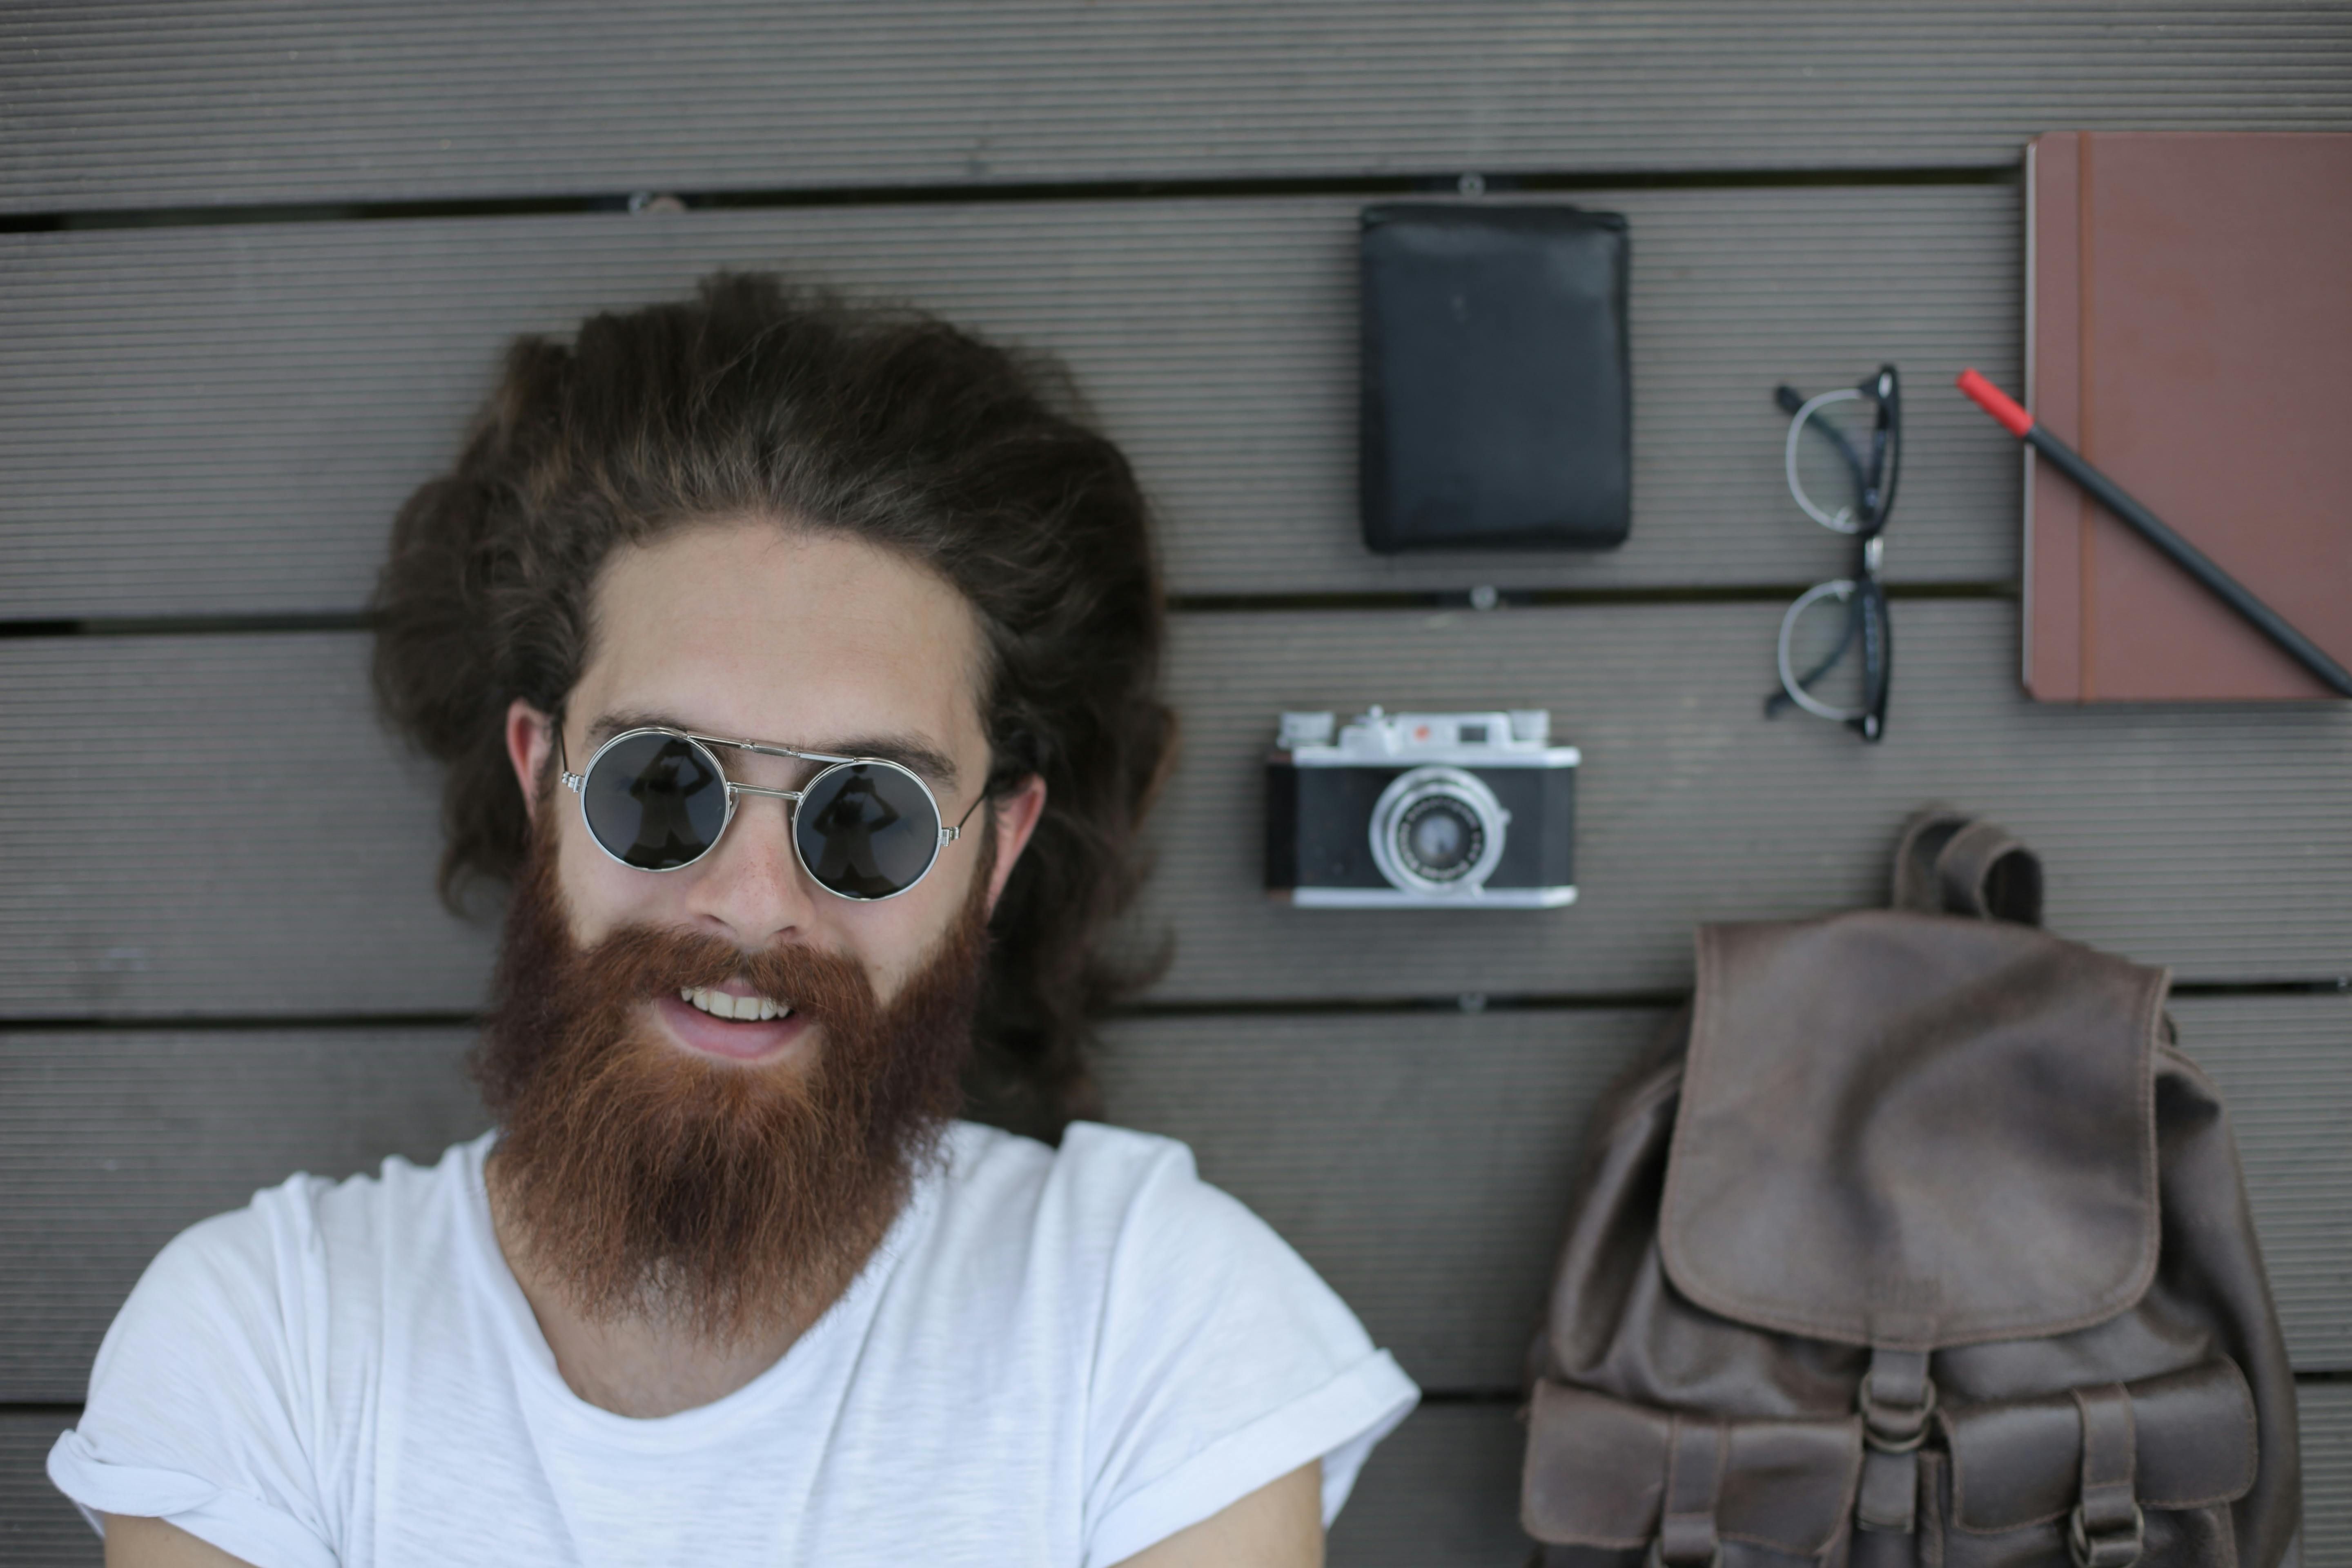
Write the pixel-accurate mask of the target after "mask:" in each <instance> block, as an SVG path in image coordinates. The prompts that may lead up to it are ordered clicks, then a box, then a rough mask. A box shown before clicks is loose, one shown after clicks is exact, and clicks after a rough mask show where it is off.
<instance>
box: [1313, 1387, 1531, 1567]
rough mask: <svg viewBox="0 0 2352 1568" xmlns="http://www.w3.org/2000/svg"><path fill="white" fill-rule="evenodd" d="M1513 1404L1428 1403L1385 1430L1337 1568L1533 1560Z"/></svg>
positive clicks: (1361, 1484)
mask: <svg viewBox="0 0 2352 1568" xmlns="http://www.w3.org/2000/svg"><path fill="white" fill-rule="evenodd" d="M1526 1443H1527V1428H1525V1427H1524V1426H1520V1425H1519V1420H1518V1415H1517V1411H1516V1410H1515V1409H1514V1407H1513V1406H1511V1405H1495V1404H1478V1405H1423V1406H1422V1407H1421V1408H1420V1409H1418V1410H1415V1411H1414V1412H1413V1413H1412V1415H1408V1416H1406V1417H1405V1421H1404V1425H1403V1426H1400V1427H1398V1428H1397V1429H1396V1430H1395V1431H1394V1432H1391V1433H1390V1434H1389V1436H1387V1437H1386V1438H1384V1439H1382V1441H1381V1445H1380V1447H1377V1448H1374V1449H1373V1450H1372V1454H1371V1458H1369V1459H1367V1460H1365V1461H1364V1468H1363V1470H1362V1472H1361V1473H1360V1474H1359V1475H1358V1476H1357V1478H1356V1489H1355V1490H1354V1491H1352V1492H1350V1493H1349V1497H1348V1505H1347V1507H1345V1508H1343V1509H1341V1510H1339V1520H1338V1521H1337V1522H1336V1523H1334V1524H1333V1525H1332V1527H1331V1535H1330V1539H1329V1542H1328V1549H1327V1552H1326V1561H1327V1562H1328V1563H1330V1565H1331V1568H1523V1564H1525V1563H1526V1562H1527V1561H1528V1538H1527V1537H1526V1535H1524V1534H1522V1533H1521V1532H1520V1530H1519V1464H1520V1457H1521V1453H1522V1450H1523V1449H1524V1447H1525V1446H1526Z"/></svg>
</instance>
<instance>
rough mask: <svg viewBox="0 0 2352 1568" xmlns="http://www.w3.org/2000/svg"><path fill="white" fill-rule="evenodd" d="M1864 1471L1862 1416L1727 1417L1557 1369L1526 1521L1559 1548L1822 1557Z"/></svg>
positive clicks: (1533, 1411) (1532, 1419) (1696, 1557)
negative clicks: (1620, 1395) (1618, 1392)
mask: <svg viewBox="0 0 2352 1568" xmlns="http://www.w3.org/2000/svg"><path fill="white" fill-rule="evenodd" d="M1861 1472H1862V1421H1861V1418H1860V1417H1859V1416H1846V1417H1843V1418H1838V1417H1830V1418H1826V1419H1824V1418H1820V1417H1812V1418H1807V1417H1797V1416H1791V1417H1784V1418H1780V1419H1777V1420H1776V1419H1769V1418H1768V1419H1763V1420H1748V1421H1741V1420H1718V1419H1715V1418H1712V1417H1708V1416H1705V1415H1692V1414H1690V1413H1687V1412H1682V1413H1677V1412H1674V1411H1667V1410H1657V1409H1653V1408H1651V1407H1649V1406H1647V1405H1629V1404H1627V1403H1625V1402H1624V1401H1622V1400H1619V1399H1612V1398H1610V1397H1609V1396H1608V1395H1606V1394H1594V1393H1592V1392H1591V1391H1590V1390H1588V1389H1581V1388H1570V1387H1569V1386H1568V1385H1566V1384H1559V1383H1553V1382H1551V1381H1549V1379H1547V1380H1544V1381H1542V1382H1539V1383H1538V1384H1536V1391H1535V1400H1534V1403H1533V1405H1531V1406H1530V1408H1529V1410H1528V1457H1527V1471H1526V1475H1525V1477H1524V1479H1523V1483H1522V1485H1521V1488H1520V1491H1519V1497H1520V1524H1521V1526H1522V1527H1523V1528H1524V1529H1525V1530H1526V1531H1527V1532H1528V1534H1529V1535H1531V1536H1533V1537H1534V1538H1535V1539H1536V1540H1538V1541H1540V1542H1546V1543H1547V1544H1549V1545H1554V1546H1600V1547H1614V1548H1616V1549H1618V1550H1621V1551H1622V1550H1629V1549H1632V1548H1635V1547H1641V1546H1646V1545H1648V1544H1649V1543H1651V1542H1659V1545H1660V1552H1661V1558H1662V1560H1663V1561H1664V1562H1665V1563H1683V1562H1698V1563H1704V1562H1706V1561H1708V1560H1709V1558H1710V1557H1711V1556H1712V1555H1713V1553H1714V1549H1715V1543H1716V1542H1718V1541H1723V1540H1728V1541H1744V1542H1751V1543H1753V1544H1755V1545H1759V1546H1764V1547H1769V1548H1770V1549H1771V1550H1773V1551H1775V1552H1787V1553H1788V1554H1789V1555H1790V1556H1792V1557H1801V1558H1810V1557H1818V1556H1820V1555H1821V1554H1822V1553H1823V1552H1827V1551H1828V1550H1829V1549H1830V1546H1831V1544H1832V1542H1835V1541H1836V1540H1837V1538H1838V1536H1839V1534H1840V1533H1841V1532H1842V1531H1843V1530H1844V1528H1845V1523H1846V1516H1847V1514H1848V1513H1849V1512H1850V1511H1851V1510H1852V1509H1853V1493H1854V1486H1855V1483H1856V1479H1857V1478H1858V1477H1859V1476H1860V1474H1861Z"/></svg>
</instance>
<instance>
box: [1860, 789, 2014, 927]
mask: <svg viewBox="0 0 2352 1568" xmlns="http://www.w3.org/2000/svg"><path fill="white" fill-rule="evenodd" d="M1888 902H1889V903H1891V904H1892V905H1893V906H1894V907H1895V909H1898V910H1910V911H1911V912H1912V913H1914V914H1923V915H1969V916H1974V917H1975V918H1977V919H1979V920H1989V921H2013V922H2015V923H2016V924H2019V925H2029V926H2038V925H2040V924H2041V923H2042V861H2041V858H2040V857H2038V856H2036V855H2035V854H2034V853H2033V851H2032V850H2031V849H2028V848H2027V847H2025V845H2024V844H2023V842H2022V841H2021V840H2020V839H2018V838H2017V837H2015V836H2014V835H2013V834H2011V832H2010V831H2009V829H2007V828H2005V827H2003V826H2000V824H1999V823H1997V822H1987V821H1985V820H1984V819H1983V818H1981V817H1973V816H1969V814H1968V813H1966V812H1964V811H1960V810H1958V809H1956V808H1954V807H1952V806H1948V805H1931V806H1929V807H1927V809H1926V810H1924V811H1921V812H1919V813H1918V814H1916V816H1913V817H1912V818H1911V820H1910V821H1908V822H1906V823H1905V824H1904V825H1903V833H1902V837H1900V838H1898V839H1897V840H1896V841H1895V886H1894V892H1893V896H1892V898H1891V899H1889V900H1888Z"/></svg>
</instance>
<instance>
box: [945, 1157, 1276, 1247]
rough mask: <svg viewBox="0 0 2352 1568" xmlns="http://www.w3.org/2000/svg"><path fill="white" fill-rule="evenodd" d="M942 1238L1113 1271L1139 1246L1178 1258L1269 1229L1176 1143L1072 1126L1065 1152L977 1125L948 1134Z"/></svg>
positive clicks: (952, 1244) (947, 1241) (947, 1243)
mask: <svg viewBox="0 0 2352 1568" xmlns="http://www.w3.org/2000/svg"><path fill="white" fill-rule="evenodd" d="M944 1152H945V1154H946V1160H945V1162H944V1164H945V1172H944V1179H943V1181H942V1183H941V1187H942V1194H941V1199H940V1206H941V1208H942V1211H943V1213H942V1215H941V1224H940V1236H939V1238H938V1239H939V1241H940V1243H941V1244H943V1245H945V1246H947V1247H950V1248H953V1247H957V1246H958V1245H959V1244H960V1243H970V1244H977V1245H981V1246H1007V1245H1010V1244H1012V1243H1013V1242H1014V1241H1015V1240H1016V1239H1018V1240H1019V1241H1020V1242H1021V1243H1022V1244H1023V1245H1024V1247H1026V1248H1029V1249H1032V1250H1034V1251H1037V1252H1042V1253H1044V1254H1048V1255H1056V1256H1059V1257H1060V1258H1063V1259H1065V1260H1066V1261H1076V1259H1078V1258H1094V1259H1096V1260H1097V1264H1098V1265H1100V1266H1103V1267H1115V1266H1116V1265H1115V1263H1114V1258H1115V1257H1116V1256H1124V1255H1129V1254H1132V1253H1133V1252H1135V1251H1136V1249H1138V1248H1144V1249H1147V1250H1150V1251H1152V1252H1158V1253H1170V1252H1182V1251H1186V1250H1190V1249H1192V1247H1213V1246H1215V1245H1217V1244H1218V1243H1219V1242H1220V1241H1222V1240H1226V1239H1232V1238H1236V1237H1242V1236H1244V1235H1245V1234H1246V1235H1250V1236H1255V1234H1256V1233H1259V1232H1264V1231H1265V1225H1264V1222H1262V1221H1261V1220H1259V1219H1258V1217H1257V1216H1256V1215H1254V1214H1252V1213H1250V1211H1249V1210H1248V1209H1247V1208H1245V1207H1244V1206H1243V1205H1241V1204H1240V1203H1238V1202H1237V1201H1235V1200H1234V1198H1232V1197H1230V1196H1228V1195H1227V1194H1225V1193H1223V1192H1222V1191H1220V1190H1219V1189H1218V1188H1216V1187H1214V1186H1212V1185H1211V1184H1209V1183H1207V1182H1205V1181H1203V1180H1202V1179H1201V1175H1200V1173H1199V1171H1198V1170H1197V1168H1196V1167H1195V1165H1194V1163H1193V1159H1192V1150H1191V1149H1190V1148H1188V1147H1187V1146H1186V1145H1185V1144H1183V1143H1182V1142H1179V1141H1178V1140H1176V1139H1173V1138H1166V1137H1161V1136H1159V1135H1157V1134H1155V1133H1150V1132H1139V1131H1133V1130H1132V1129H1129V1128H1125V1127H1111V1126H1106V1125H1104V1124H1102V1123H1099V1122H1092V1121H1074V1122H1072V1123H1071V1124H1070V1125H1069V1128H1068V1130H1067V1131H1065V1132H1064V1133H1063V1135H1062V1141H1061V1142H1060V1144H1059V1145H1058V1146H1049V1145H1047V1144H1045V1143H1041V1142H1037V1141H1036V1140H1035V1139H1033V1138H1024V1137H1022V1136H1020V1135H1018V1134H1015V1133H1011V1132H1005V1131H999V1130H998V1129H996V1128H992V1127H983V1126H980V1125H978V1124H975V1123H972V1122H958V1123H956V1124H955V1127H954V1129H953V1130H952V1131H951V1132H950V1135H949V1138H948V1141H947V1145H946V1148H945V1151H944ZM1266 1234H1268V1235H1270V1234H1271V1233H1270V1232H1269V1233H1266Z"/></svg>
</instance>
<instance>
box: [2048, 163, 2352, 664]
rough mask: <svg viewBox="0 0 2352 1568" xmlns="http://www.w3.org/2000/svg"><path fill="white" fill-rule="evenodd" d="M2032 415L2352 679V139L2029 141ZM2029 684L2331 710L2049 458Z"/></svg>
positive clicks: (2283, 658)
mask: <svg viewBox="0 0 2352 1568" xmlns="http://www.w3.org/2000/svg"><path fill="white" fill-rule="evenodd" d="M2025 171H2026V197H2025V201H2026V229H2025V233H2026V245H2025V258H2026V260H2025V276H2026V286H2025V300H2026V304H2025V315H2026V345H2025V359H2026V382H2025V389H2026V406H2027V407H2028V408H2030V409H2032V411H2033V414H2034V416H2035V417H2036V418H2037V419H2039V420H2040V421H2041V422H2042V424H2044V425H2046V426H2049V428H2050V430H2051V433H2052V434H2053V435H2055V436H2057V437H2059V438H2060V439H2062V440H2063V441H2065V442H2067V443H2068V444H2069V445H2071V446H2072V447H2074V449H2075V450H2077V451H2079V452H2081V453H2082V454H2083V455H2084V457H2086V458H2089V459H2090V460H2091V461H2092V462H2093V463H2094V464H2095V465H2096V466H2097V467H2098V468H2101V469H2104V470H2105V472H2106V474H2107V475H2108V477H2109V478H2111V479H2114V480H2115V481H2116V483H2117V484H2119V485H2121V486H2122V487H2123V488H2124V489H2126V491H2128V492H2130V493H2131V494H2132V495H2133V496H2135V497H2137V499H2138V500H2140V501H2141V502H2142V503H2144V504H2145V505H2146V506H2147V508H2148V509H2149V510H2152V511H2154V512H2155V513H2156V514H2157V516H2158V517H2160V518H2162V519H2163V520H2164V521H2166V522H2168V523H2169V524H2170V525H2171V526H2172V527H2173V528H2174V529H2176V530H2178V531H2179V532H2180V533H2182V534H2184V535H2186V536H2187V537H2188V538H2189V541H2190V542H2192V543H2194V544H2195V545H2196V546H2197V547H2198V548H2199V549H2200V550H2202V551H2204V552H2205V553H2206V554H2208V555H2210V556H2211V557H2212V558H2213V560H2214V561H2216V562H2218V563H2220V564H2221V568H2222V570H2224V571H2225V572H2228V573H2229V574H2231V576H2233V577H2235V578H2237V579H2238V580H2239V581H2240V582H2241V583H2243V584H2245V585H2246V586H2247V587H2249V588H2251V589H2252V590H2253V592H2254V594H2255V595H2257V596H2258V597H2260V598H2262V599H2263V600H2264V601H2265V602H2266V603H2268V604H2269V605H2271V606H2272V607H2273V609H2275V610H2277V611H2278V612H2279V614H2281V615H2283V616H2285V617H2286V618H2287V619H2288V621H2290V622H2292V623H2293V624H2294V626H2295V627H2296V628H2297V629H2299V630H2301V631H2302V632H2303V633H2304V635H2305V636H2306V637H2310V638H2311V639H2312V640H2313V641H2314V642H2316V643H2318V644H2319V645H2320V646H2321V647H2324V648H2326V650H2327V651H2328V652H2329V653H2330V654H2332V655H2333V656H2334V657H2335V658H2336V659H2337V661H2338V662H2341V663H2345V664H2347V665H2352V135H2301V134H2271V133H2252V132H2216V133H2203V132H2106V131H2102V132H2087V131H2083V132H2075V131H2063V132H2050V133H2048V134H2046V135H2043V136H2040V137H2037V138H2035V139H2034V141H2033V142H2032V143H2031V144H2030V145H2029V146H2028V148H2027V150H2026V160H2025ZM2025 687H2026V689H2027V690H2028V691H2029V692H2031V693H2032V695H2033V696H2034V697H2036V698H2039V699H2041V700H2044V701H2056V702H2128V701H2203V700H2268V699H2277V698H2296V697H2328V696H2330V695H2331V694H2330V693H2329V692H2328V691H2327V689H2326V688H2325V687H2323V686H2322V685H2320V683H2319V682H2318V681H2317V680H2316V679H2314V678H2313V677H2312V676H2311V675H2310V674H2308V673H2307V672H2305V670H2304V668H2302V667H2301V666H2300V665H2298V664H2296V663H2295V662H2294V660H2293V659H2292V658H2288V656H2287V655H2286V654H2284V653H2283V652H2281V651H2280V650H2279V649H2278V648H2277V647H2274V646H2273V644H2272V643H2271V642H2270V641H2269V640H2268V639H2266V638H2265V637H2263V635H2262V634H2261V633H2259V632H2257V631H2255V630H2254V629H2253V628H2252V626H2248V625H2246V623H2245V622H2243V621H2242V620H2240V619H2239V618H2238V617H2237V616H2236V615H2234V614H2233V613H2232V612H2231V611H2230V610H2229V609H2228V608H2227V607H2225V606H2224V605H2222V604H2221V602H2220V601H2219V600H2217V599H2215V598H2214V597H2213V596H2212V595H2210V594H2208V593H2207V592H2206V591H2205V590H2204V589H2203V588H2202V587H2200V586H2199V585H2198V584H2197V583H2196V582H2195V581H2194V580H2193V579H2191V578H2190V577H2189V576H2188V575H2187V574H2185V573H2183V572H2181V571H2180V570H2179V568H2178V567H2176V566H2174V565H2173V564H2172V563H2170V562H2168V561H2167V560H2166V559H2165V558H2164V557H2163V556H2161V555H2159V554H2158V553H2157V552H2156V550H2155V548H2154V547H2153V546H2151V545H2149V544H2147V542H2144V541H2142V540H2141V539H2140V538H2139V537H2138V536H2137V534H2135V533H2133V532H2132V531H2130V530H2129V529H2127V528H2126V527H2125V525H2124V524H2123V523H2121V522H2119V521H2116V519H2115V518H2114V517H2112V516H2110V515H2109V514H2108V513H2107V512H2106V511H2105V510H2103V509H2102V508H2100V507H2099V506H2098V505H2097V504H2096V503H2095V502H2094V501H2092V500H2090V499H2089V498H2088V497H2087V496H2085V495H2084V494H2083V492H2082V491H2081V490H2079V489H2075V487H2074V484H2073V482H2072V481H2070V480H2069V479H2066V477H2065V476H2064V475H2063V474H2061V473H2059V472H2058V471H2057V470H2056V469H2054V468H2051V467H2049V466H2048V465H2046V464H2044V465H2039V466H2037V465H2036V463H2035V461H2034V457H2033V453H2032V450H2031V449H2030V448H2029V449H2028V450H2027V452H2026V468H2025Z"/></svg>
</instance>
